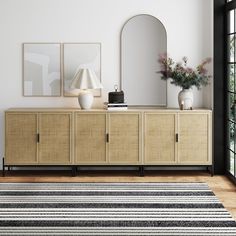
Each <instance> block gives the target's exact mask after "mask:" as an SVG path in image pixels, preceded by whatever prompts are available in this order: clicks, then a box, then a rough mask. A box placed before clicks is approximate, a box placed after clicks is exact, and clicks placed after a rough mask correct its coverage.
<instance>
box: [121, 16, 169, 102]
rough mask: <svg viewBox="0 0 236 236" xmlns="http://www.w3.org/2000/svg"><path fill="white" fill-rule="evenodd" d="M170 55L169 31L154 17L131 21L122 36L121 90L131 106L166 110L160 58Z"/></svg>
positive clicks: (143, 17)
mask: <svg viewBox="0 0 236 236" xmlns="http://www.w3.org/2000/svg"><path fill="white" fill-rule="evenodd" d="M166 52H167V37H166V30H165V27H164V26H163V24H162V23H161V22H160V21H159V20H158V19H157V18H155V17H153V16H151V15H137V16H134V17H132V18H131V19H129V20H128V21H127V22H126V23H125V25H124V27H123V29H122V32H121V89H122V90H123V91H124V94H125V101H126V102H127V104H128V105H131V106H166V104H167V83H166V81H163V80H161V78H160V74H158V73H157V71H159V70H160V66H159V63H158V57H159V55H160V54H163V53H166Z"/></svg>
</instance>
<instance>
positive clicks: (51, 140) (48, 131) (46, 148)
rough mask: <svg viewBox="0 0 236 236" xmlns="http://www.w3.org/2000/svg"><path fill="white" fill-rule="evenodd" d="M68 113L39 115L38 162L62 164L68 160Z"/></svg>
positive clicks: (69, 124)
mask: <svg viewBox="0 0 236 236" xmlns="http://www.w3.org/2000/svg"><path fill="white" fill-rule="evenodd" d="M70 117H71V115H70V114H41V115H40V116H39V130H40V142H39V162H40V163H49V164H50V163H55V164H64V163H69V162H70V139H71V137H70V128H71V127H70V126H71V120H70Z"/></svg>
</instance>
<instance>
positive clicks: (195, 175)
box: [0, 170, 236, 219]
mask: <svg viewBox="0 0 236 236" xmlns="http://www.w3.org/2000/svg"><path fill="white" fill-rule="evenodd" d="M70 174H71V173H70V172H66V171H47V172H46V171H43V172H42V171H11V172H6V176H5V177H0V182H206V183H208V185H209V187H210V188H211V189H212V190H213V192H214V193H215V195H216V196H217V197H218V198H219V199H220V201H221V202H222V203H223V205H224V207H225V208H226V209H228V211H230V213H231V214H232V216H233V217H234V218H235V219H236V186H235V185H234V184H233V183H232V182H231V181H230V180H228V178H227V177H226V176H223V175H215V176H214V177H211V176H210V175H209V174H208V173H207V172H199V171H191V172H189V171H146V172H145V177H139V176H138V173H137V172H135V171H117V170H115V171H107V170H106V171H93V172H88V171H83V172H80V173H79V175H78V176H76V177H71V176H70Z"/></svg>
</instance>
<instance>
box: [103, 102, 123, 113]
mask: <svg viewBox="0 0 236 236" xmlns="http://www.w3.org/2000/svg"><path fill="white" fill-rule="evenodd" d="M104 106H105V109H106V110H109V111H124V110H127V109H128V105H127V104H126V103H107V102H106V103H104Z"/></svg>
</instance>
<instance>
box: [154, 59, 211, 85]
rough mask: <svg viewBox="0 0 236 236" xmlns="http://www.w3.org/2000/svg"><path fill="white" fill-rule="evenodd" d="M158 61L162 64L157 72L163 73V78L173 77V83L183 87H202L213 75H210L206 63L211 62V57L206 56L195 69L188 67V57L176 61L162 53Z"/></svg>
mask: <svg viewBox="0 0 236 236" xmlns="http://www.w3.org/2000/svg"><path fill="white" fill-rule="evenodd" d="M158 62H159V63H160V65H161V70H160V71H158V72H157V73H160V74H161V79H163V80H167V79H169V78H170V79H171V84H174V85H176V86H180V87H182V88H183V89H190V88H191V87H193V86H196V87H197V89H200V88H201V86H206V85H207V84H209V79H210V78H211V75H208V71H207V69H206V65H207V64H208V63H210V62H211V58H206V59H205V60H203V62H202V63H201V64H200V65H198V66H197V67H196V69H193V68H191V67H188V65H187V62H188V59H187V57H183V58H182V61H181V62H174V60H173V59H172V58H170V57H168V56H167V55H166V54H162V55H160V57H159V60H158Z"/></svg>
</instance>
